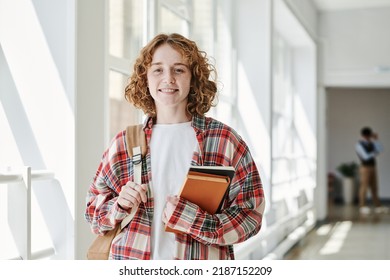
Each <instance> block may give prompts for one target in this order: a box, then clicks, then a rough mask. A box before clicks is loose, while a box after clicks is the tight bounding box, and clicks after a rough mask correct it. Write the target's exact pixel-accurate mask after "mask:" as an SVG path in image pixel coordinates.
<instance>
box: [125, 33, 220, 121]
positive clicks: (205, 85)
mask: <svg viewBox="0 0 390 280" xmlns="http://www.w3.org/2000/svg"><path fill="white" fill-rule="evenodd" d="M163 44H169V45H170V46H171V47H172V48H174V49H175V50H177V51H179V52H180V53H181V54H182V55H183V58H184V59H185V60H186V62H187V63H188V66H189V69H190V72H191V89H190V93H189V94H188V103H187V112H188V114H190V115H191V116H194V115H198V116H203V115H204V114H205V113H207V112H208V111H209V110H210V108H211V106H215V104H213V101H214V99H215V97H216V94H217V84H216V82H215V80H212V78H213V79H216V75H217V74H216V70H215V68H214V66H213V65H212V64H210V63H209V60H208V58H207V55H206V53H205V52H203V51H200V50H199V49H198V47H197V45H196V43H195V42H194V41H191V40H189V39H187V38H185V37H184V36H182V35H180V34H177V33H172V34H169V35H167V34H159V35H157V36H156V37H154V39H152V40H151V41H150V42H149V43H148V44H147V45H146V46H145V47H144V48H142V50H141V52H140V54H139V56H138V58H137V60H136V62H135V64H134V69H133V73H132V75H131V76H130V80H129V83H128V84H127V86H126V88H125V98H126V100H127V101H129V102H130V103H132V104H133V105H134V106H135V107H136V108H140V109H142V110H143V111H144V113H145V114H147V115H150V116H152V117H155V116H156V106H155V102H154V99H153V98H152V96H151V94H150V92H149V89H148V80H147V72H148V69H149V67H150V65H151V63H152V59H153V54H154V52H155V51H156V49H157V48H158V47H160V46H161V45H163Z"/></svg>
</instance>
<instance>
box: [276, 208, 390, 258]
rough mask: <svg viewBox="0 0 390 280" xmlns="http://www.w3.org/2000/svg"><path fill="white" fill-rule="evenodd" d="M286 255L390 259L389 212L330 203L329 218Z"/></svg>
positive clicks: (290, 256)
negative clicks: (362, 210) (360, 210)
mask: <svg viewBox="0 0 390 280" xmlns="http://www.w3.org/2000/svg"><path fill="white" fill-rule="evenodd" d="M385 206H386V207H389V205H388V204H387V205H385ZM388 209H389V208H388ZM284 259H286V260H390V212H388V213H381V214H376V213H373V211H371V213H370V214H367V215H362V214H360V213H359V209H358V207H357V206H355V205H348V206H345V205H330V207H329V218H328V220H327V221H325V222H324V223H321V224H320V225H318V226H317V227H316V228H315V229H314V230H312V231H311V232H310V233H309V234H308V235H307V236H306V237H305V238H304V239H303V240H301V241H300V242H299V243H298V244H297V245H296V246H294V247H293V248H292V249H291V250H290V251H289V252H288V253H287V254H286V255H285V258H284Z"/></svg>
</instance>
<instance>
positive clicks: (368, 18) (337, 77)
mask: <svg viewBox="0 0 390 280" xmlns="http://www.w3.org/2000/svg"><path fill="white" fill-rule="evenodd" d="M389 26H390V8H372V9H356V10H346V11H337V12H336V11H335V12H324V13H321V14H320V17H319V33H320V36H321V38H322V40H323V43H324V55H325V59H324V65H323V66H324V82H325V84H326V85H327V86H347V87H355V86H365V87H367V86H368V87H378V86H379V87H389V86H390V55H389V50H390V36H389V32H388V27H389ZM381 67H382V68H384V69H383V70H385V71H382V72H380V68H381Z"/></svg>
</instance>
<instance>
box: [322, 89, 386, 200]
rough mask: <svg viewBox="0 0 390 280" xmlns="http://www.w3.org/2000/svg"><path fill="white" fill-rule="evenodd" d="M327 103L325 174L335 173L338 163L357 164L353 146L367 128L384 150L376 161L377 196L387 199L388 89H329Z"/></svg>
mask: <svg viewBox="0 0 390 280" xmlns="http://www.w3.org/2000/svg"><path fill="white" fill-rule="evenodd" d="M327 99H328V101H327V104H328V109H327V116H328V132H329V133H328V151H329V154H328V155H329V156H328V159H329V160H328V170H329V171H331V172H335V169H336V167H337V166H338V165H339V164H340V163H344V162H351V161H355V162H358V157H357V155H356V152H355V150H354V145H355V143H356V141H358V140H359V139H360V129H361V128H362V127H363V126H371V127H372V129H373V130H374V131H376V132H378V134H379V140H380V141H381V142H382V144H383V145H384V149H385V150H384V152H383V153H382V154H381V155H380V156H379V157H378V159H377V162H378V178H379V195H380V198H382V199H390V186H389V182H390V173H389V168H390V152H389V143H390V126H389V120H390V110H389V108H390V89H346V88H344V89H343V88H332V89H328V93H327Z"/></svg>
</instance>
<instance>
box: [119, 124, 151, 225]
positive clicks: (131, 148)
mask: <svg viewBox="0 0 390 280" xmlns="http://www.w3.org/2000/svg"><path fill="white" fill-rule="evenodd" d="M126 147H127V153H128V155H129V157H131V159H132V161H133V168H134V183H137V184H142V181H141V175H142V157H143V156H145V155H146V138H145V133H144V131H143V126H142V125H133V126H128V127H127V128H126ZM137 209H138V207H135V208H133V209H131V212H130V214H129V215H128V216H127V217H126V218H124V219H123V220H122V223H121V228H122V229H123V228H124V227H126V226H127V224H128V223H129V222H130V221H131V220H132V219H133V217H134V215H135V213H136V212H137Z"/></svg>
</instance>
